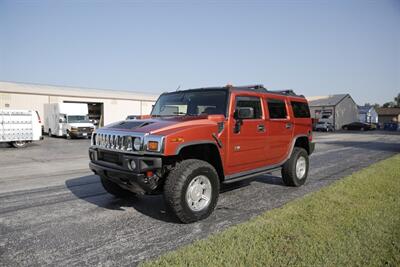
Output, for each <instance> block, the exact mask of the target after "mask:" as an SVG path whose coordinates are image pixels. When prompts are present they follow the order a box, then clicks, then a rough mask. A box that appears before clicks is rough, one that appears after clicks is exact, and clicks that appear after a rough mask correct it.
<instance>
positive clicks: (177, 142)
mask: <svg viewBox="0 0 400 267" xmlns="http://www.w3.org/2000/svg"><path fill="white" fill-rule="evenodd" d="M313 150H314V143H313V142H312V123H311V118H310V111H309V108H308V104H307V100H306V99H305V98H304V96H301V95H296V94H295V93H294V92H293V91H291V90H288V91H269V90H267V89H265V88H264V87H263V86H262V85H255V86H241V87H235V86H226V87H213V88H199V89H190V90H184V91H176V92H171V93H164V94H162V95H161V96H160V97H159V99H158V100H157V102H156V104H155V106H154V108H153V110H152V112H151V115H150V116H144V117H143V118H141V119H138V120H125V121H121V122H116V123H113V124H111V125H108V126H106V127H103V128H101V129H98V130H97V131H96V133H95V134H93V136H92V144H91V147H90V149H89V156H90V160H91V162H90V168H91V169H92V171H93V172H94V173H95V174H97V175H99V176H100V178H101V182H102V184H103V186H104V188H105V190H106V191H107V192H109V193H111V194H113V195H115V196H117V197H127V196H132V195H133V194H160V193H163V194H164V198H165V201H166V204H167V206H168V207H169V208H170V210H171V211H172V212H173V213H174V214H175V215H176V216H177V217H178V218H179V219H180V220H181V221H182V222H184V223H190V222H194V221H198V220H201V219H204V218H206V217H208V216H209V215H210V214H211V213H212V211H213V210H214V208H215V206H216V205H217V200H218V195H219V190H220V185H221V184H223V183H232V182H236V181H239V180H242V179H246V178H250V177H253V176H257V175H260V174H263V173H269V172H271V171H273V170H276V169H281V170H282V171H281V172H282V179H283V182H284V183H285V184H286V185H288V186H301V185H302V184H304V182H305V181H306V178H307V175H308V169H309V159H308V157H309V155H310V154H311V153H312V152H313Z"/></svg>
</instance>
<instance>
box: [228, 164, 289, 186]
mask: <svg viewBox="0 0 400 267" xmlns="http://www.w3.org/2000/svg"><path fill="white" fill-rule="evenodd" d="M281 168H282V167H275V168H271V169H266V170H263V171H259V172H254V173H250V174H245V175H242V176H239V177H235V178H231V179H229V178H228V180H224V181H223V182H222V183H223V184H231V183H235V182H239V181H242V180H246V179H248V178H251V177H254V176H259V175H262V174H267V173H271V172H274V171H277V170H280V169H281Z"/></svg>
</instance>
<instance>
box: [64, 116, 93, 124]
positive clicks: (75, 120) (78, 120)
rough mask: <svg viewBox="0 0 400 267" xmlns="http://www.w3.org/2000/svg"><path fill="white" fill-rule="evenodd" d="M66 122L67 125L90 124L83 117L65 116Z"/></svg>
mask: <svg viewBox="0 0 400 267" xmlns="http://www.w3.org/2000/svg"><path fill="white" fill-rule="evenodd" d="M67 121H68V122H69V123H90V122H91V121H90V120H89V118H88V117H87V116H83V115H73V116H67Z"/></svg>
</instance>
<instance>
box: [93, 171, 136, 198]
mask: <svg viewBox="0 0 400 267" xmlns="http://www.w3.org/2000/svg"><path fill="white" fill-rule="evenodd" d="M100 180H101V184H102V185H103V187H104V189H105V190H106V191H107V192H108V193H110V194H111V195H114V196H115V197H118V198H127V197H131V196H134V195H135V193H133V192H131V191H128V190H125V189H123V188H122V187H120V186H119V185H117V184H116V183H114V182H112V181H110V180H109V179H107V178H105V177H103V176H100Z"/></svg>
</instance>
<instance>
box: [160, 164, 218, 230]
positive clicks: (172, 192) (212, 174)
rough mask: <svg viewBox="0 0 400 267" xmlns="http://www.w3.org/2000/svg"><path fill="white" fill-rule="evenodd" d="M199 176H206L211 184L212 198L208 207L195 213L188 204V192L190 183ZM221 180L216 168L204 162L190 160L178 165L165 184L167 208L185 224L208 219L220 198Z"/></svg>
mask: <svg viewBox="0 0 400 267" xmlns="http://www.w3.org/2000/svg"><path fill="white" fill-rule="evenodd" d="M199 175H204V176H206V177H207V178H208V179H209V181H210V183H211V198H210V202H209V204H208V206H207V207H205V208H204V209H202V210H199V211H193V210H192V209H191V208H190V207H189V206H188V204H187V201H186V191H187V189H188V186H189V184H190V182H191V181H192V180H193V179H194V178H196V177H198V176H199ZM219 186H220V183H219V178H218V174H217V171H216V170H215V168H214V167H213V166H212V165H211V164H209V163H207V162H205V161H202V160H197V159H188V160H184V161H181V162H180V163H177V164H176V166H175V168H174V169H173V170H172V171H171V172H170V173H169V175H168V177H167V178H166V180H165V184H164V199H165V202H166V205H167V208H168V209H169V210H170V211H172V212H173V213H174V214H175V215H176V217H177V218H178V219H179V220H180V221H181V222H183V223H192V222H196V221H199V220H202V219H205V218H207V217H208V216H210V214H211V213H212V212H213V210H214V209H215V206H216V205H217V202H218V196H219Z"/></svg>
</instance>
